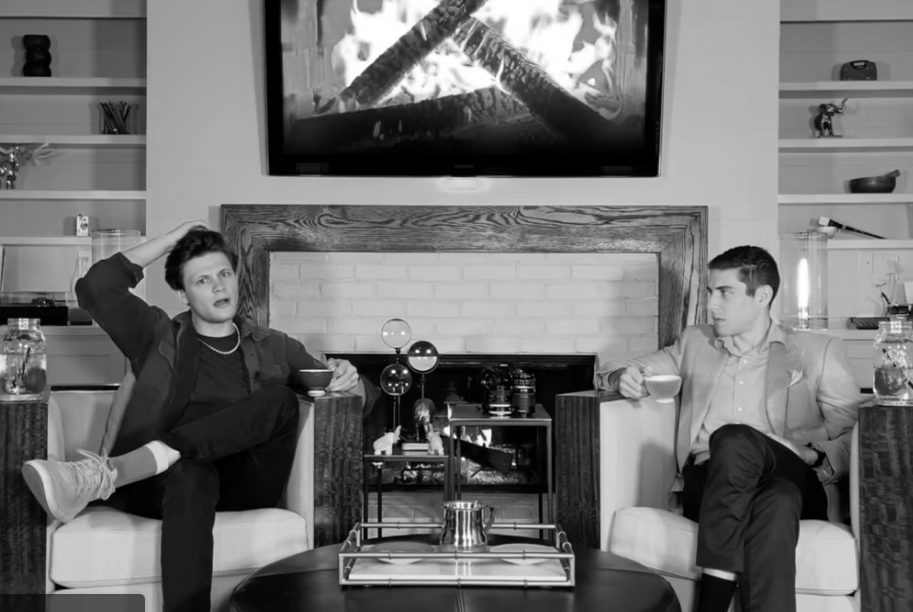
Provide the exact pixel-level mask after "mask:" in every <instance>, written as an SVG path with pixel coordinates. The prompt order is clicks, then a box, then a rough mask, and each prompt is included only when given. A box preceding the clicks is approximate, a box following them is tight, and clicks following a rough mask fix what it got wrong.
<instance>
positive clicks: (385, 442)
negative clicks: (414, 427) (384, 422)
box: [374, 425, 402, 455]
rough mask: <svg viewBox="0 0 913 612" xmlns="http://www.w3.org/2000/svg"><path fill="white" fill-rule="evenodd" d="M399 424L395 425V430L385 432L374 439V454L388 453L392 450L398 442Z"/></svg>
mask: <svg viewBox="0 0 913 612" xmlns="http://www.w3.org/2000/svg"><path fill="white" fill-rule="evenodd" d="M400 429H402V427H401V426H399V425H397V427H396V431H391V432H389V433H385V434H384V435H382V436H381V437H379V438H378V439H376V440H374V454H376V455H389V454H390V453H392V452H393V447H394V446H395V445H396V443H397V442H399V430H400Z"/></svg>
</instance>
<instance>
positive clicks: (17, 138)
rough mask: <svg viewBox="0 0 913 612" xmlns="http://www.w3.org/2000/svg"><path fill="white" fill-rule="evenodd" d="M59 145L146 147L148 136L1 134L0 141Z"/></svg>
mask: <svg viewBox="0 0 913 612" xmlns="http://www.w3.org/2000/svg"><path fill="white" fill-rule="evenodd" d="M45 142H46V143H48V144H49V145H58V146H65V147H86V148H96V147H131V148H135V147H145V146H146V136H145V135H137V134H113V135H109V134H69V135H67V134H56V135H55V134H0V143H16V144H41V143H45Z"/></svg>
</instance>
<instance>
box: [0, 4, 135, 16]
mask: <svg viewBox="0 0 913 612" xmlns="http://www.w3.org/2000/svg"><path fill="white" fill-rule="evenodd" d="M146 2H147V0H2V2H0V18H17V19H145V18H146Z"/></svg>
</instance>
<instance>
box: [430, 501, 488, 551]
mask: <svg viewBox="0 0 913 612" xmlns="http://www.w3.org/2000/svg"><path fill="white" fill-rule="evenodd" d="M442 506H443V507H444V524H443V531H442V532H441V546H440V550H441V551H442V552H454V551H457V552H484V551H486V550H488V530H489V529H491V525H492V523H493V522H494V520H495V509H494V508H492V507H491V506H486V505H484V504H480V503H479V502H476V501H449V502H444V503H443V504H442ZM485 508H488V520H487V521H486V522H485V524H484V525H483V524H482V514H483V513H484V511H485Z"/></svg>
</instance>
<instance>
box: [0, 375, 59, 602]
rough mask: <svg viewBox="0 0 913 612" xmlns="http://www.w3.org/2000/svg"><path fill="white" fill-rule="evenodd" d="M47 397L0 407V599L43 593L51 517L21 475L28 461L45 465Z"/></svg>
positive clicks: (46, 395) (45, 394)
mask: <svg viewBox="0 0 913 612" xmlns="http://www.w3.org/2000/svg"><path fill="white" fill-rule="evenodd" d="M49 392H50V389H45V392H44V394H43V395H42V397H41V399H40V400H36V401H32V402H15V403H2V404H0V593H5V594H11V595H12V594H40V593H44V592H45V555H46V553H47V541H46V537H47V525H48V516H47V514H46V513H45V512H44V510H43V509H42V508H41V505H40V504H39V503H38V501H37V500H36V499H35V498H34V496H32V493H31V492H30V491H29V489H28V487H27V486H26V484H25V480H24V479H23V478H22V472H21V470H22V464H23V463H25V462H26V461H28V460H29V459H47V452H48V397H49Z"/></svg>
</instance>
